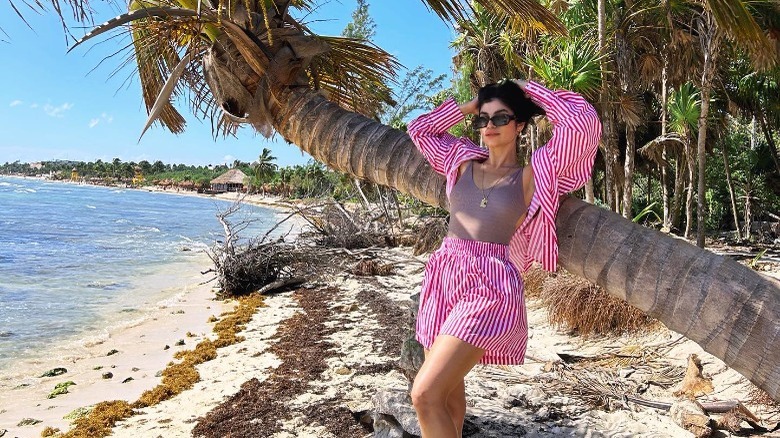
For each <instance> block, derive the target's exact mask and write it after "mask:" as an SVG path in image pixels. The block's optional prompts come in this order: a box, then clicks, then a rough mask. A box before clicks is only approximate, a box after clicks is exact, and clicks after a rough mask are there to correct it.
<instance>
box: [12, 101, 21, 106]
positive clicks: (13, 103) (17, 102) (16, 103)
mask: <svg viewBox="0 0 780 438" xmlns="http://www.w3.org/2000/svg"><path fill="white" fill-rule="evenodd" d="M21 104H22V101H21V100H15V101H13V102H11V107H12V108H13V107H15V106H17V105H21Z"/></svg>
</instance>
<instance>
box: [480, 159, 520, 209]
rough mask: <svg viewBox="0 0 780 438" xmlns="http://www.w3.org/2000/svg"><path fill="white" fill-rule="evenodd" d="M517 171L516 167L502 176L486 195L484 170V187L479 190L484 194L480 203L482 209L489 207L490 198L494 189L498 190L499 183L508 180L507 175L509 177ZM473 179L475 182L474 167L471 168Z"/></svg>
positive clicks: (483, 171)
mask: <svg viewBox="0 0 780 438" xmlns="http://www.w3.org/2000/svg"><path fill="white" fill-rule="evenodd" d="M513 170H517V168H516V167H510V168H509V170H507V171H506V172H504V174H503V175H501V178H499V179H497V180H496V181H495V182H494V183H493V185H491V186H490V188H489V189H488V192H487V194H486V193H485V169H482V186H481V187H480V188H479V190H480V191H481V192H482V201H481V202H480V203H479V207H480V208H485V207H487V205H488V199H489V198H490V194H491V193H492V192H493V189H495V188H496V186H497V185H498V183H499V182H501V180H503V179H504V178H506V176H507V175H509V172H511V171H513ZM471 179H472V180H474V166H471Z"/></svg>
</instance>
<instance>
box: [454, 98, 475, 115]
mask: <svg viewBox="0 0 780 438" xmlns="http://www.w3.org/2000/svg"><path fill="white" fill-rule="evenodd" d="M458 107H459V108H460V112H462V113H463V115H464V116H467V115H469V114H477V113H478V108H477V98H476V97H475V98H473V99H471V100H470V101H468V102H466V103H462V104H460V105H458Z"/></svg>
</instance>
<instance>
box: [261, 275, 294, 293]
mask: <svg viewBox="0 0 780 438" xmlns="http://www.w3.org/2000/svg"><path fill="white" fill-rule="evenodd" d="M305 282H306V279H305V278H303V277H291V278H285V279H284V280H277V281H274V282H273V283H269V284H266V285H265V286H263V287H262V288H260V289H259V290H258V291H257V293H259V294H261V295H265V294H270V293H275V292H281V291H282V290H284V289H286V288H288V287H294V286H298V285H301V284H303V283H305Z"/></svg>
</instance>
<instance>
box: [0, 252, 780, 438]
mask: <svg viewBox="0 0 780 438" xmlns="http://www.w3.org/2000/svg"><path fill="white" fill-rule="evenodd" d="M361 257H363V258H365V257H368V258H373V259H375V260H381V261H382V263H392V264H393V265H394V266H395V271H394V273H393V274H391V275H388V276H376V277H370V276H369V277H362V276H356V275H353V274H351V273H349V272H341V273H339V274H337V275H335V276H331V277H327V278H322V279H319V280H318V281H317V282H316V283H315V284H309V285H305V287H304V288H301V289H298V290H297V291H292V292H283V293H279V294H275V295H271V296H268V297H266V298H265V304H266V306H265V307H262V308H260V309H259V310H258V311H257V313H256V314H255V315H254V317H253V319H252V321H251V322H250V323H249V324H247V326H246V328H245V330H244V331H243V332H242V333H241V334H242V335H243V336H244V337H245V338H246V339H245V340H244V341H243V342H240V343H238V344H234V345H231V346H228V347H225V348H221V349H219V350H218V355H217V358H216V359H214V360H211V361H208V362H205V363H203V364H201V365H198V366H197V370H198V372H199V374H200V376H201V380H200V381H199V382H198V383H197V384H196V385H195V387H194V388H192V389H191V390H189V391H186V392H184V393H182V394H180V395H178V396H176V397H174V398H172V399H170V400H167V401H164V402H162V403H159V404H157V405H155V406H151V407H148V408H144V409H140V410H137V414H136V415H134V416H132V417H130V418H129V419H127V420H124V421H122V422H120V423H118V424H117V425H116V426H115V427H114V428H113V433H112V436H117V437H134V438H135V437H166V438H167V437H188V436H208V437H217V436H225V435H226V434H228V433H230V434H231V436H269V437H278V438H282V437H333V436H335V437H342V436H345V437H346V436H349V437H353V436H354V437H360V436H370V435H371V431H370V429H369V428H368V427H366V426H363V425H361V423H359V422H358V421H357V420H356V418H360V416H361V415H363V416H365V415H367V412H370V411H371V410H372V409H373V408H374V404H375V402H374V401H372V397H374V396H375V395H376V394H377V393H378V392H385V393H396V394H402V393H403V392H404V391H405V390H406V389H407V386H408V382H407V380H406V378H405V377H404V375H403V374H402V372H401V371H400V370H399V369H398V367H397V366H396V361H397V359H398V352H399V351H400V346H401V342H402V340H403V338H404V336H405V335H406V334H408V332H406V329H405V326H406V324H408V322H409V318H410V316H409V307H410V305H411V303H412V301H411V300H410V297H411V296H412V295H413V294H415V293H416V292H417V291H418V290H419V286H420V282H421V280H422V269H423V262H424V260H425V258H424V257H414V256H412V255H411V254H410V252H409V250H407V249H382V250H372V251H368V252H364V253H362V254H361ZM211 298H212V292H211V290H210V289H209V288H208V287H194V286H188V287H186V288H184V289H183V290H182V293H181V294H179V296H178V298H177V299H176V300H174V301H173V302H171V303H169V304H168V305H166V306H160V308H159V309H158V312H157V314H156V316H155V317H152V318H149V319H148V320H147V321H146V322H144V323H142V324H139V325H137V326H134V327H129V328H126V329H124V330H122V331H120V332H118V333H115V334H114V333H112V335H111V336H110V337H109V338H108V339H107V340H106V341H105V342H102V343H100V344H99V345H93V346H89V347H85V351H87V352H88V354H82V355H79V357H73V358H72V360H71V361H70V362H68V363H62V364H61V365H62V366H64V367H66V368H68V373H67V374H65V375H62V376H59V377H54V378H38V377H36V375H38V373H39V371H40V370H41V369H42V368H41V367H40V366H39V367H38V369H36V370H35V372H30V373H28V377H27V379H25V382H27V383H29V384H30V386H26V387H23V388H17V389H13V388H7V387H6V389H5V390H4V391H3V392H2V398H0V403H2V410H3V413H2V414H0V430H3V429H7V432H6V433H5V435H3V436H4V437H34V436H40V432H41V430H42V429H43V427H44V426H53V427H58V428H60V429H61V430H67V429H68V421H67V420H64V419H63V418H62V417H63V416H64V415H65V414H67V413H68V412H70V411H72V410H73V409H76V408H78V407H82V406H87V405H90V404H93V403H95V402H98V401H101V400H112V399H124V400H128V401H133V400H135V399H136V398H137V396H138V395H140V393H141V392H142V391H143V390H145V389H149V388H151V387H152V386H154V385H156V384H157V383H158V382H159V378H157V377H155V374H156V373H157V372H158V371H159V370H161V369H162V368H163V367H164V365H165V363H167V362H168V361H170V360H171V358H172V355H173V352H174V351H177V350H180V349H184V348H192V347H193V346H194V345H195V343H197V342H198V341H199V340H201V339H204V337H205V336H213V334H211V335H210V334H209V331H210V324H208V323H207V322H206V321H207V319H208V317H209V316H210V315H214V314H219V313H220V312H222V311H223V310H226V309H227V308H229V307H230V304H222V303H219V302H215V301H212V299H211ZM528 306H529V314H528V317H529V326H530V340H529V348H528V354H527V358H528V359H527V363H526V364H525V365H522V366H502V367H495V366H478V367H477V368H475V369H474V370H473V371H472V373H471V374H469V376H468V377H467V393H468V399H469V402H468V403H469V410H468V414H467V425H466V430H465V431H464V436H474V437H505V436H506V437H509V436H528V437H554V436H578V437H580V436H582V437H681V438H682V437H690V436H693V435H691V434H690V433H689V432H687V431H685V430H683V429H681V428H680V427H679V426H677V425H676V424H675V423H674V422H673V421H672V419H671V418H670V416H669V415H668V414H667V413H666V412H664V411H663V410H659V409H653V408H646V407H641V406H638V405H635V404H631V403H627V402H624V401H623V402H621V401H619V400H617V401H615V400H613V401H611V402H609V403H607V407H605V408H601V409H593V408H592V407H590V406H589V405H588V403H586V402H585V401H584V398H583V396H582V395H581V394H577V393H574V392H567V389H566V385H564V384H563V383H567V382H565V376H566V375H567V374H566V372H565V370H563V371H562V372H561V370H560V369H559V370H557V371H558V372H556V370H555V367H554V366H553V367H551V364H556V363H557V364H559V365H558V366H561V365H560V363H561V361H560V357H562V356H563V355H564V354H569V355H571V354H576V355H581V356H598V355H604V354H608V353H610V352H615V351H617V350H620V349H621V348H622V349H626V348H627V347H630V346H641V347H643V349H644V350H645V352H654V354H655V356H653V354H649V355H648V357H651V356H652V357H653V360H654V361H663V362H664V363H666V364H667V365H668V366H669V372H668V374H669V376H670V379H671V380H672V381H674V380H675V379H676V381H677V382H676V383H679V380H680V379H681V378H682V374H683V373H682V370H684V368H685V364H686V360H687V357H688V355H689V354H691V353H696V354H698V355H699V357H700V358H701V359H702V364H703V366H704V372H705V374H707V375H709V376H711V377H712V379H713V385H714V387H715V392H714V393H713V394H711V395H710V396H708V397H707V399H709V400H732V399H736V400H742V401H743V402H744V401H745V400H747V399H748V391H749V384H748V383H747V381H746V380H745V379H744V378H743V377H742V376H740V375H739V374H738V373H736V372H735V371H733V370H731V369H729V368H728V367H727V366H725V365H724V364H723V363H722V362H721V361H720V360H718V359H716V358H714V357H712V356H711V355H709V354H707V353H705V352H703V351H702V350H701V348H700V347H698V346H697V345H696V344H694V343H693V342H691V341H687V340H685V339H684V338H681V337H680V336H679V335H677V334H675V333H673V332H670V331H668V330H666V329H660V330H656V331H652V332H649V333H646V334H642V335H634V336H624V337H606V338H605V337H599V338H597V339H590V340H584V339H581V338H579V337H576V336H572V335H571V334H568V333H565V332H562V331H560V330H557V329H555V328H553V327H551V326H550V325H549V323H548V321H547V315H546V310H545V309H544V308H542V307H541V306H540V305H539V304H538V303H536V302H533V301H530V302H529V303H528ZM181 312H183V313H181ZM188 331H189V332H192V333H194V334H196V336H195V337H193V338H188V337H187V336H186V333H187V332H188ZM179 339H184V340H185V342H186V344H187V345H186V346H178V347H177V346H174V344H175V343H176V341H178V340H179ZM165 345H170V346H171V349H169V350H163V347H164V346H165ZM110 349H117V350H119V351H120V352H119V353H117V354H115V355H112V356H110V357H107V356H106V352H107V351H108V350H110ZM41 366H42V364H41ZM96 366H103V367H104V368H102V369H100V370H95V369H94V367H96ZM112 366H113V367H112ZM652 369H653V367H650V366H648V364H647V363H645V364H642V363H641V362H637V363H634V364H632V365H627V366H625V367H622V368H619V369H618V370H616V371H615V374H614V376H613V377H612V378H613V379H614V382H613V383H614V384H615V387H618V388H630V387H631V386H632V385H633V386H636V385H641V384H643V382H646V381H648V380H652V378H651V376H649V375H648V374H647V373H650V372H651V371H652ZM107 370H109V371H111V372H112V373H113V374H114V377H113V379H110V380H104V379H102V378H101V375H102V373H104V372H106V371H107ZM127 377H133V379H134V380H132V381H130V382H128V383H121V382H122V381H123V380H124V379H125V378H127ZM63 380H73V381H74V382H76V383H77V385H76V386H72V387H71V391H70V393H69V394H65V395H61V396H58V397H57V398H55V399H51V400H50V399H47V398H46V395H47V394H48V393H49V392H50V391H51V389H52V388H53V386H54V384H55V383H57V382H60V381H63ZM656 380H657V377H656ZM4 383H8V382H4ZM569 383H570V382H569ZM673 383H674V382H673ZM6 386H7V385H6ZM674 386H677V385H675V384H672V385H670V386H669V387H667V388H661V387H655V386H653V385H650V389H649V390H648V391H647V392H645V393H644V395H643V397H645V398H648V399H653V400H665V401H669V400H673V399H674V397H673V396H672V395H671V393H672V391H673V389H674ZM562 388H563V389H562ZM748 408H749V409H751V411H752V412H753V413H755V414H756V415H758V416H759V417H760V418H761V419H762V420H763V421H764V423H765V424H770V423H772V422H773V421H775V422H776V421H778V416H779V415H778V412H777V411H774V412H773V411H766V410H762V408H761V407H759V406H750V405H748ZM23 418H35V419H38V420H41V423H40V424H38V425H35V426H21V427H18V426H16V424H17V423H18V422H19V421H20V420H21V419H23ZM258 428H259V429H258ZM257 430H263V431H264V432H263V433H260V434H258V432H257ZM253 431H254V432H253ZM719 433H720V435H717V436H722V437H723V436H736V435H732V434H730V433H729V432H719ZM761 436H780V435H778V434H777V433H764V434H761Z"/></svg>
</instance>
